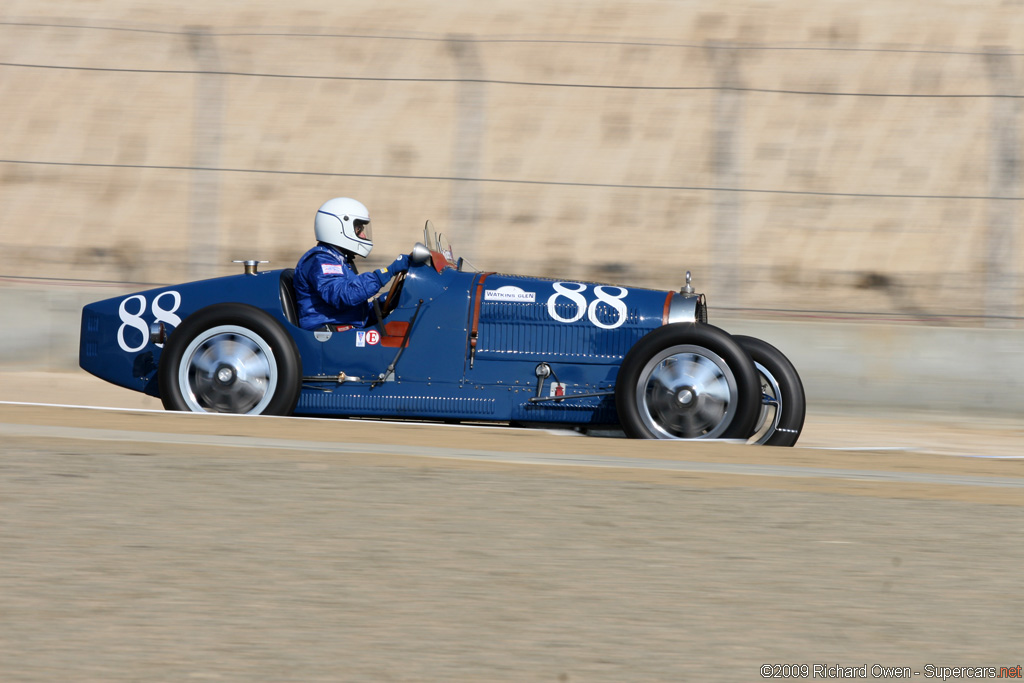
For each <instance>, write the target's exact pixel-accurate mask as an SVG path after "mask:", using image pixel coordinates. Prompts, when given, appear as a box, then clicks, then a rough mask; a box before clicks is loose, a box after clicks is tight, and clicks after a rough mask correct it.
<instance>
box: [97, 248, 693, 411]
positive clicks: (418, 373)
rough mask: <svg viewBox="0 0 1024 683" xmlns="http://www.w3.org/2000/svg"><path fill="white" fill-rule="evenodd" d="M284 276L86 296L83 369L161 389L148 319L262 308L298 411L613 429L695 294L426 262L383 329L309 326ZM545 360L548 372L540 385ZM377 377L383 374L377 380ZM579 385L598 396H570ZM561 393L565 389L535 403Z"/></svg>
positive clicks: (150, 390) (171, 323) (411, 276)
mask: <svg viewBox="0 0 1024 683" xmlns="http://www.w3.org/2000/svg"><path fill="white" fill-rule="evenodd" d="M435 256H436V254H435ZM288 273H289V271H283V270H274V271H266V272H260V273H256V274H250V275H243V274H240V275H235V276H229V277H222V278H216V279H212V280H203V281H197V282H190V283H185V284H180V285H174V286H170V287H161V288H157V289H151V290H148V291H144V292H139V293H136V294H131V295H127V296H121V297H115V298H112V299H107V300H104V301H99V302H96V303H93V304H90V305H88V306H86V307H85V309H84V310H83V314H82V331H81V348H80V364H81V366H82V368H83V369H85V370H86V371H88V372H90V373H92V374H94V375H96V376H98V377H100V378H102V379H105V380H107V381H109V382H112V383H114V384H117V385H119V386H123V387H127V388H129V389H134V390H136V391H142V392H145V393H146V394H149V395H151V396H157V397H159V396H160V386H159V382H158V380H157V368H158V365H159V363H160V354H161V351H162V348H163V346H162V345H159V344H156V343H154V342H153V341H151V340H150V335H149V327H150V325H151V324H152V323H154V322H157V323H159V322H162V323H163V324H164V326H165V329H166V330H167V332H168V333H169V334H172V335H173V334H174V328H175V327H176V326H177V325H178V324H180V323H181V321H182V320H184V319H185V318H186V317H187V316H188V315H190V314H192V313H194V312H195V311H197V310H199V309H201V308H203V307H205V306H208V305H211V304H216V303H224V302H239V303H246V304H250V305H252V306H255V307H257V308H260V309H262V310H264V311H266V312H267V313H268V314H270V315H271V316H272V317H273V318H274V319H275V320H277V322H278V323H280V324H281V326H282V327H283V328H284V329H285V330H286V331H287V332H288V333H289V334H290V335H291V336H292V337H293V338H294V340H295V343H296V345H297V347H298V351H299V355H300V358H301V364H302V374H303V383H302V391H301V394H300V397H299V401H298V405H297V406H296V409H295V413H296V414H298V415H317V416H340V415H344V416H377V417H399V418H415V419H441V420H468V421H501V422H524V423H561V424H567V425H614V424H616V423H617V422H618V419H617V415H616V410H615V400H614V395H612V392H613V391H614V387H615V378H616V375H617V373H618V369H619V366H620V364H621V363H622V360H623V357H624V356H625V355H626V352H627V351H629V349H630V348H631V347H632V346H633V345H634V344H635V343H636V342H637V341H638V340H639V339H640V338H641V337H643V336H644V335H645V334H647V333H648V332H650V331H652V330H653V329H655V328H657V327H660V326H661V325H663V324H665V323H667V322H669V319H670V314H669V311H670V307H671V308H672V310H673V311H675V307H676V305H677V304H678V303H680V301H682V300H683V299H685V300H686V302H684V303H687V302H688V303H689V308H690V309H693V310H696V308H697V306H698V304H697V303H696V301H697V300H698V297H696V296H682V295H680V294H676V293H672V292H665V291H655V290H649V289H639V288H624V287H618V286H613V285H600V284H594V283H580V282H562V281H554V280H547V279H542V278H533V277H521V276H514V275H500V274H495V273H478V272H464V271H460V270H457V269H456V268H453V267H451V266H443V267H441V268H434V267H433V266H432V265H431V264H430V263H429V262H428V263H426V264H418V265H414V266H412V267H411V268H410V270H409V272H408V274H407V276H406V279H405V283H404V286H403V287H402V290H401V295H400V298H399V303H398V307H397V308H396V309H395V310H394V311H393V312H392V313H391V314H390V315H389V316H388V317H387V319H386V324H387V327H386V328H384V329H381V328H375V327H370V328H366V329H347V330H344V331H332V332H313V331H308V330H303V329H300V328H299V327H297V326H296V325H295V324H294V323H293V322H292V321H291V320H289V317H290V316H289V315H288V314H287V310H288V309H287V307H286V306H284V305H283V301H282V297H287V296H288V294H287V292H288V290H287V287H283V286H282V276H283V275H284V276H285V278H286V279H287V275H288ZM691 300H692V301H691ZM699 301H700V303H699V305H700V306H703V300H702V299H700V300H699ZM682 309H684V310H685V309H686V305H684V306H683V307H682ZM689 319H690V320H693V313H690V318H689ZM410 322H411V323H412V325H411V327H409V325H408V324H409V323H410ZM378 330H380V331H383V332H385V335H384V336H381V334H380V332H379V331H378ZM403 342H407V345H406V346H405V347H404V348H403V346H402V345H403ZM399 352H401V355H400V357H398V359H397V363H395V366H394V371H393V372H392V373H391V374H390V375H388V373H387V369H388V367H389V365H391V364H392V363H394V362H395V360H396V356H397V354H399ZM541 363H546V364H548V365H549V366H550V369H551V371H552V373H551V375H550V376H549V377H547V378H545V379H544V381H543V383H540V382H539V380H538V376H537V367H538V364H541ZM341 373H344V381H339V375H340V374H341ZM382 375H387V376H386V378H385V381H377V382H374V380H379V379H380V378H381V376H382ZM539 385H540V386H539ZM579 394H602V395H599V396H591V397H583V398H573V396H574V395H579ZM557 396H565V398H564V399H563V400H557V401H552V400H546V401H531V400H530V399H531V398H534V399H536V398H551V397H557Z"/></svg>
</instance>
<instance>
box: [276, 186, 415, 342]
mask: <svg viewBox="0 0 1024 683" xmlns="http://www.w3.org/2000/svg"><path fill="white" fill-rule="evenodd" d="M313 231H314V233H315V234H316V239H317V245H316V246H315V247H313V248H312V249H310V250H309V251H307V252H306V253H305V254H303V255H302V258H300V259H299V262H298V263H297V264H296V265H295V278H294V280H293V284H294V287H295V303H296V306H297V308H298V312H299V326H300V327H302V328H303V329H306V330H317V329H322V328H324V326H325V325H326V326H330V327H331V328H336V327H337V326H342V325H351V326H353V327H366V326H368V325H370V324H372V323H373V322H374V319H373V313H372V312H371V307H370V304H369V299H370V298H371V297H373V295H374V294H376V293H377V292H378V291H379V290H380V289H381V287H383V286H384V285H385V284H387V282H388V281H389V280H390V279H391V278H392V277H394V276H395V275H398V274H399V273H404V272H405V271H407V270H408V269H409V257H408V256H407V255H405V254H403V255H401V256H399V257H398V258H396V259H395V260H394V262H392V264H391V265H389V266H387V267H386V268H381V269H379V270H374V271H370V272H368V273H359V271H358V270H356V264H355V261H354V258H355V257H356V256H357V255H358V256H362V257H363V258H365V257H366V256H368V255H369V254H370V250H371V249H373V237H372V235H371V232H370V212H369V211H368V210H367V208H366V207H365V206H363V205H362V204H361V203H360V202H358V201H356V200H355V199H349V198H348V197H337V198H335V199H331V200H329V201H327V202H325V203H324V205H323V206H321V207H320V210H319V211H317V212H316V219H315V221H314V223H313ZM382 303H383V302H382Z"/></svg>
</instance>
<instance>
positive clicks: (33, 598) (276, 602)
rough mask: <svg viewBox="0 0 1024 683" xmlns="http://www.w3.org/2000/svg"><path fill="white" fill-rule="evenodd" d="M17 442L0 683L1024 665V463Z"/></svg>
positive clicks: (207, 422)
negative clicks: (1023, 581)
mask: <svg viewBox="0 0 1024 683" xmlns="http://www.w3.org/2000/svg"><path fill="white" fill-rule="evenodd" d="M0 439H2V443H3V447H2V449H0V548H2V549H3V552H2V554H0V680H3V681H70V680H73V681H113V682H117V681H184V680H214V681H285V680H294V681H349V680H354V681H423V680H429V681H448V680H460V681H490V680H500V681H647V680H674V681H682V680H693V681H753V680H762V679H761V675H760V670H761V666H762V665H763V664H808V665H810V666H813V665H815V664H818V665H827V666H829V667H835V666H837V665H839V666H843V667H861V666H863V665H865V664H866V665H867V666H868V673H869V677H870V674H871V667H872V666H873V665H875V664H878V665H881V666H884V667H890V668H892V667H911V669H912V670H913V671H915V672H918V673H919V674H920V675H918V676H915V677H916V678H926V675H925V674H926V669H925V668H924V667H925V666H926V665H929V664H931V665H935V666H950V667H955V666H995V667H1000V666H1009V667H1012V666H1016V665H1017V664H1020V663H1021V662H1020V659H1021V656H1022V652H1021V649H1020V642H1021V636H1022V634H1024V593H1022V591H1021V590H1020V578H1019V577H1020V567H1021V566H1022V564H1024V562H1022V560H1024V544H1022V543H1021V542H1020V541H1021V529H1022V528H1024V461H1022V460H1021V459H1020V458H1015V457H1012V456H1010V457H1007V456H1006V455H1003V456H1001V457H983V458H979V457H956V456H955V455H942V454H936V453H934V452H923V451H920V450H914V449H913V448H910V449H906V448H901V449H888V450H885V449H875V450H860V451H858V450H824V449H821V448H796V449H770V448H757V447H748V446H743V445H735V444H722V443H686V444H679V443H675V444H666V443H651V442H635V441H626V440H621V439H595V438H583V437H573V436H567V435H564V434H559V433H552V432H542V431H522V430H508V429H495V428H459V427H452V426H443V425H413V424H388V423H376V422H369V421H353V420H336V421H332V420H303V419H290V418H239V417H233V416H200V415H185V414H170V413H161V412H146V411H132V410H124V409H88V408H76V407H53V406H40V405H19V404H10V403H7V404H0ZM811 441H812V443H813V439H812V440H811ZM962 455H969V453H963V454H962ZM876 671H880V670H878V669H876Z"/></svg>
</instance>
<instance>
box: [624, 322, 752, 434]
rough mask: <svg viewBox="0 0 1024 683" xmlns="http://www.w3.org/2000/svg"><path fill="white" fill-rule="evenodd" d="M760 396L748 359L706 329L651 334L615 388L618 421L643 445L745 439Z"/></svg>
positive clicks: (673, 328) (694, 326)
mask: <svg viewBox="0 0 1024 683" xmlns="http://www.w3.org/2000/svg"><path fill="white" fill-rule="evenodd" d="M760 396H761V392H760V391H759V387H758V382H757V373H756V372H755V370H754V365H753V363H752V362H751V360H750V357H749V356H747V354H746V353H745V352H744V351H743V349H742V348H740V346H739V344H737V343H736V342H735V341H734V340H733V339H732V338H731V337H730V336H729V335H728V334H726V333H725V332H724V331H722V330H720V329H719V328H717V327H713V326H711V325H706V324H700V323H686V324H675V325H665V326H664V327H660V328H658V329H656V330H654V331H653V332H651V333H650V334H648V335H647V336H645V337H644V338H643V339H641V340H640V341H639V342H637V344H636V345H634V346H633V348H632V349H630V351H629V353H627V354H626V357H625V359H623V361H622V367H621V368H620V369H619V376H618V379H617V380H616V386H615V405H616V408H617V410H618V413H619V421H620V423H621V424H622V428H623V430H624V431H625V432H626V434H627V435H628V436H630V437H632V438H637V439H716V438H731V439H746V438H747V436H748V435H749V434H750V433H751V431H753V429H754V426H755V423H756V421H757V418H758V415H759V411H760Z"/></svg>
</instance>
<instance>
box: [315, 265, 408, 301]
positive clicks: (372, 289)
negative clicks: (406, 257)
mask: <svg viewBox="0 0 1024 683" xmlns="http://www.w3.org/2000/svg"><path fill="white" fill-rule="evenodd" d="M314 274H315V278H314V281H315V285H316V291H317V293H318V294H319V295H320V297H321V298H322V299H323V300H324V301H326V302H327V303H329V304H331V305H332V306H336V307H338V308H346V307H351V306H358V305H359V304H363V303H366V301H367V300H368V299H369V298H370V297H372V296H373V295H374V294H376V293H377V292H378V290H380V288H381V287H383V286H384V283H385V282H386V281H387V279H385V276H382V275H381V274H380V271H377V270H374V271H371V272H369V273H360V274H358V275H356V274H355V273H353V272H352V270H351V269H350V268H349V267H348V266H341V265H340V264H334V263H318V264H316V269H315V271H314ZM388 279H390V278H388Z"/></svg>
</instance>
